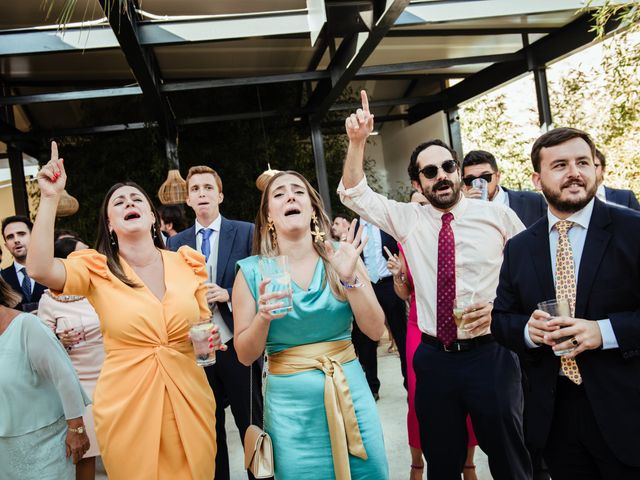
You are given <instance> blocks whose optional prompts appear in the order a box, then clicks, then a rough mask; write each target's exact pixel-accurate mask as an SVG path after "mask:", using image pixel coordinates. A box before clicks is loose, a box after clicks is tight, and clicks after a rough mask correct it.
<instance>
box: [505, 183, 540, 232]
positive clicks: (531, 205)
mask: <svg viewBox="0 0 640 480" xmlns="http://www.w3.org/2000/svg"><path fill="white" fill-rule="evenodd" d="M500 188H502V189H503V190H504V191H505V193H506V194H507V196H508V197H509V207H510V208H511V210H513V211H514V212H516V215H518V218H520V221H521V222H522V223H524V226H525V227H527V228H529V227H530V226H531V225H533V224H534V223H536V222H537V221H538V220H539V219H540V218H542V217H544V216H545V215H546V214H547V202H546V201H545V199H544V197H543V196H542V194H540V193H537V192H526V191H518V190H509V189H508V188H504V187H502V186H501V187H500Z"/></svg>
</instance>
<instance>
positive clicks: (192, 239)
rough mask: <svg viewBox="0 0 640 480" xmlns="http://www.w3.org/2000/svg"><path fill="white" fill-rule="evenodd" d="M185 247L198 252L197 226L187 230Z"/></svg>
mask: <svg viewBox="0 0 640 480" xmlns="http://www.w3.org/2000/svg"><path fill="white" fill-rule="evenodd" d="M184 245H187V246H188V247H191V248H193V249H194V250H198V247H197V246H196V226H195V225H193V226H192V227H191V228H189V229H188V230H187V236H186V238H185V242H184Z"/></svg>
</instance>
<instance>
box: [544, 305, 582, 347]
mask: <svg viewBox="0 0 640 480" xmlns="http://www.w3.org/2000/svg"><path fill="white" fill-rule="evenodd" d="M538 310H542V311H543V312H546V313H548V314H549V315H551V318H550V319H549V320H552V319H553V318H554V317H570V316H571V307H570V306H569V300H568V299H566V298H554V299H553V300H547V301H545V302H540V303H539V304H538ZM549 320H547V321H549ZM570 338H571V337H570V336H569V337H562V338H560V339H558V340H556V343H562V342H566V341H567V340H569V339H570ZM574 348H575V347H571V348H568V349H566V350H554V352H553V353H555V354H556V355H557V356H558V357H561V356H563V355H566V354H567V353H571V351H572V350H573V349H574Z"/></svg>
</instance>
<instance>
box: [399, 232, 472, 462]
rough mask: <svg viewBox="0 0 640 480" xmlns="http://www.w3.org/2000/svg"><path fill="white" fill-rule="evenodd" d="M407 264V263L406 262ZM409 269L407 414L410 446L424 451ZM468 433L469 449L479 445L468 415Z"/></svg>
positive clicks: (416, 330) (417, 331) (417, 338)
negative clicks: (415, 364)
mask: <svg viewBox="0 0 640 480" xmlns="http://www.w3.org/2000/svg"><path fill="white" fill-rule="evenodd" d="M398 248H399V249H400V253H401V254H402V255H403V256H404V251H403V250H402V245H400V243H398ZM405 264H406V262H405ZM406 267H407V281H408V282H409V288H410V290H411V297H410V298H409V319H408V321H407V379H408V383H409V411H408V412H407V433H408V435H409V446H410V447H412V448H417V449H419V450H422V448H421V447H420V427H419V425H418V417H417V416H416V403H415V399H416V373H415V372H414V370H413V354H414V353H416V350H417V348H418V345H420V341H421V337H422V332H421V331H420V328H418V314H417V310H416V295H415V292H414V290H413V277H412V276H411V270H409V265H406ZM467 433H468V435H469V443H468V446H469V447H475V446H476V445H478V440H476V435H475V433H473V426H472V425H471V417H469V416H468V415H467Z"/></svg>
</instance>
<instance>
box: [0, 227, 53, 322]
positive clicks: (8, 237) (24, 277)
mask: <svg viewBox="0 0 640 480" xmlns="http://www.w3.org/2000/svg"><path fill="white" fill-rule="evenodd" d="M32 227H33V224H32V223H31V220H29V219H28V218H27V217H25V216H22V215H14V216H11V217H7V218H5V219H4V220H2V237H3V239H4V243H5V246H6V247H7V250H9V253H11V255H13V264H11V265H10V266H8V267H7V268H5V269H3V270H2V277H3V278H4V279H5V281H6V282H7V283H8V284H9V285H11V288H13V289H14V290H15V291H16V292H18V293H19V294H20V295H21V296H22V300H21V301H20V303H19V304H18V305H17V306H16V308H17V309H20V310H24V311H25V312H32V311H35V310H37V309H38V302H39V301H40V297H41V296H42V293H43V292H44V291H45V290H46V288H47V287H45V286H44V285H41V284H39V283H37V282H36V281H35V280H33V279H32V278H30V277H29V274H28V272H27V267H26V261H27V251H28V250H29V241H30V240H31V228H32Z"/></svg>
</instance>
